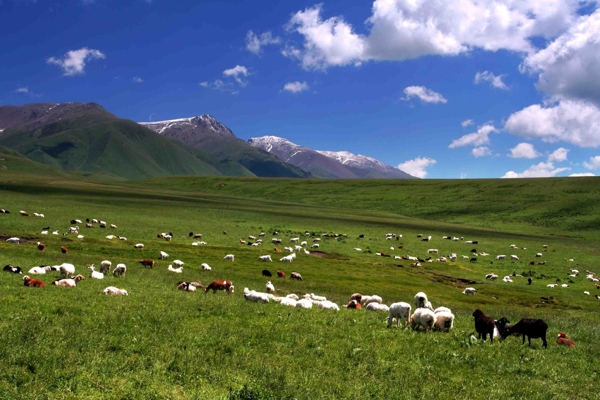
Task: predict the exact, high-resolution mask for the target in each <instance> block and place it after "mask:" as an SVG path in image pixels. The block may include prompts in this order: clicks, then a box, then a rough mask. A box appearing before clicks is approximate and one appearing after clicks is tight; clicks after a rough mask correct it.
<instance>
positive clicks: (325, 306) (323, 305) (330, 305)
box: [317, 300, 340, 311]
mask: <svg viewBox="0 0 600 400" xmlns="http://www.w3.org/2000/svg"><path fill="white" fill-rule="evenodd" d="M317 307H318V308H320V309H321V310H333V311H340V307H339V306H338V305H337V304H335V303H334V302H332V301H329V300H325V301H322V302H320V303H319V304H318V305H317Z"/></svg>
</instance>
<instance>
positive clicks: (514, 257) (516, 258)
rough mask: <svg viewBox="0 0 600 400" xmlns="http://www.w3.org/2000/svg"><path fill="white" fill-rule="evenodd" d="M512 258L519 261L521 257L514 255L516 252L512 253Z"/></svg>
mask: <svg viewBox="0 0 600 400" xmlns="http://www.w3.org/2000/svg"><path fill="white" fill-rule="evenodd" d="M510 259H511V260H517V261H518V260H519V257H518V256H516V255H514V254H512V255H511V256H510Z"/></svg>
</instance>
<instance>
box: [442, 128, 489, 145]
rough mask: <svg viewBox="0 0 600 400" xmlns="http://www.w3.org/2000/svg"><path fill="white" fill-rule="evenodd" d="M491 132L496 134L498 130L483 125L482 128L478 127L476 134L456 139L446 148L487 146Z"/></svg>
mask: <svg viewBox="0 0 600 400" xmlns="http://www.w3.org/2000/svg"><path fill="white" fill-rule="evenodd" d="M492 132H498V129H496V128H495V127H494V125H491V124H485V125H483V126H480V127H479V128H478V129H477V132H473V133H469V134H467V135H464V136H461V137H460V138H458V139H455V140H453V141H452V143H450V146H448V148H450V149H454V148H456V147H462V146H470V145H473V146H481V145H483V144H488V143H489V142H490V137H489V135H490V133H492Z"/></svg>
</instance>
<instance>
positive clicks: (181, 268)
mask: <svg viewBox="0 0 600 400" xmlns="http://www.w3.org/2000/svg"><path fill="white" fill-rule="evenodd" d="M167 271H171V272H174V273H176V274H181V273H183V267H179V268H173V266H172V265H171V264H169V266H168V267H167Z"/></svg>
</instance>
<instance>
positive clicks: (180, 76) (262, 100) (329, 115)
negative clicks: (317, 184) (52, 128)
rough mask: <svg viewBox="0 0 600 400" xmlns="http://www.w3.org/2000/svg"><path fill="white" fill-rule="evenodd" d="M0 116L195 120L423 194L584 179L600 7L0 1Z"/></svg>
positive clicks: (597, 128) (597, 149)
mask: <svg viewBox="0 0 600 400" xmlns="http://www.w3.org/2000/svg"><path fill="white" fill-rule="evenodd" d="M0 17H1V20H2V24H0V37H1V39H2V40H0V57H1V60H2V61H1V62H0V76H2V79H0V105H22V104H27V103H40V102H50V103H63V102H76V101H78V102H85V103H89V102H95V103H98V104H100V105H102V106H103V107H104V108H105V109H107V110H108V111H109V112H111V113H113V114H115V115H117V116H119V117H121V118H127V119H131V120H134V121H138V122H145V121H160V120H168V119H176V118H184V117H191V116H196V115H200V114H210V115H212V116H214V117H215V118H217V119H218V120H219V121H220V122H222V123H223V124H224V125H226V126H227V127H229V128H231V129H232V130H233V132H234V133H235V134H236V136H238V137H239V138H241V139H244V140H247V139H249V138H251V137H258V136H265V135H274V136H280V137H284V138H286V139H288V140H290V141H292V142H294V143H296V144H299V145H303V146H307V147H310V148H313V149H316V150H331V151H342V150H346V151H350V152H352V153H356V154H362V155H366V156H370V157H374V158H377V159H379V160H381V161H383V162H385V163H387V164H389V165H392V166H394V167H399V168H400V169H402V170H404V171H406V172H408V173H410V174H413V175H415V176H418V177H421V178H438V179H457V178H466V179H473V178H522V177H550V176H580V175H600V4H599V3H597V2H596V1H579V0H487V1H482V0H445V1H444V0H374V1H373V2H371V1H355V0H343V1H337V0H334V1H330V0H324V1H323V2H321V3H317V2H313V1H304V0H300V1H294V2H281V1H271V0H264V1H260V2H241V1H226V0H219V1H210V0H208V1H207V0H203V1H201V2H200V1H197V0H176V1H174V0H170V1H167V0H52V1H51V0H0Z"/></svg>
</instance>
